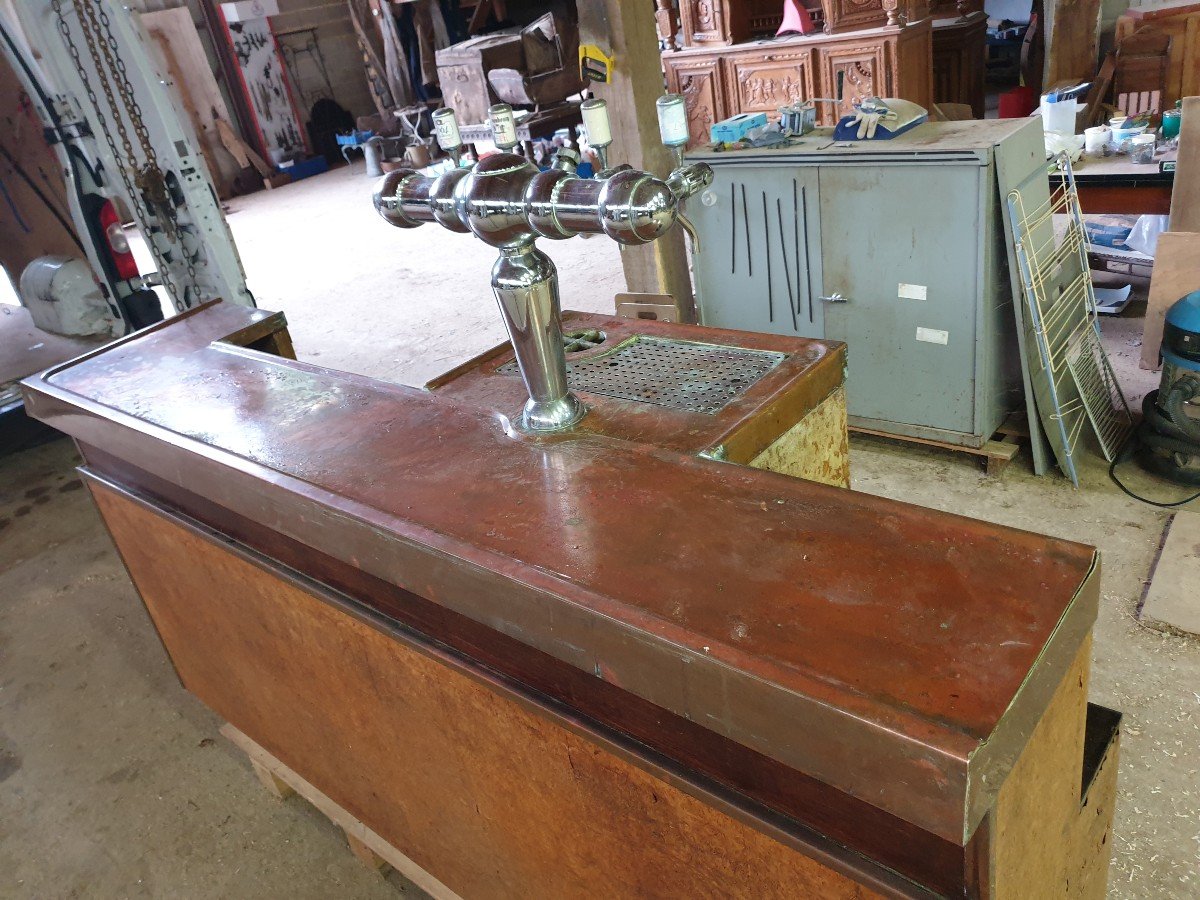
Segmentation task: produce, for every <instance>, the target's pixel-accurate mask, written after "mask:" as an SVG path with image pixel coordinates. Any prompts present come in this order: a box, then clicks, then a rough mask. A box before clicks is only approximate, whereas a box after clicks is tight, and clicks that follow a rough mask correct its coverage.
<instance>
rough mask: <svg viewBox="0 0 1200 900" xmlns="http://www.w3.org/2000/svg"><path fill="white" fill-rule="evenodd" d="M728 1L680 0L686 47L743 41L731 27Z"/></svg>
mask: <svg viewBox="0 0 1200 900" xmlns="http://www.w3.org/2000/svg"><path fill="white" fill-rule="evenodd" d="M730 13H731V10H730V9H729V3H728V2H726V0H679V18H680V21H681V23H682V24H683V42H684V44H685V45H686V46H689V47H696V46H709V47H711V46H723V45H726V44H732V43H733V42H734V41H737V40H742V39H743V35H740V34H735V33H734V29H733V28H732V27H731V24H732V23H731V15H730Z"/></svg>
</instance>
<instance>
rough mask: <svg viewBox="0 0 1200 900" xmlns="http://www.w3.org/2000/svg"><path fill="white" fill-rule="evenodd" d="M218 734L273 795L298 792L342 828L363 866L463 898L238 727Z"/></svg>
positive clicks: (444, 896)
mask: <svg viewBox="0 0 1200 900" xmlns="http://www.w3.org/2000/svg"><path fill="white" fill-rule="evenodd" d="M221 734H222V735H224V736H225V737H226V738H227V739H228V740H229V741H230V742H231V743H232V744H233V745H234V746H235V747H237V748H238V749H239V750H241V751H242V752H243V753H245V754H246V756H247V757H248V758H249V760H250V765H251V767H252V768H253V769H254V774H255V775H257V776H258V780H259V781H261V782H262V784H263V787H265V788H266V789H267V790H268V791H270V792H271V794H272V795H273V796H274V797H277V798H278V799H280V800H286V799H287V798H288V797H290V796H292V795H293V794H297V795H299V796H300V797H302V798H304V799H305V800H307V801H308V802H309V803H311V804H312V805H313V806H315V807H316V808H317V810H318V811H319V812H320V813H322V814H323V815H325V816H326V817H327V818H328V819H329V820H330V821H331V822H333V824H334V825H336V826H337V827H338V828H340V829H342V833H343V834H345V835H346V843H347V844H349V845H350V852H351V853H353V854H354V855H355V856H356V857H358V858H359V859H360V860H362V862H363V863H364V864H365V865H367V866H369V867H370V868H372V869H374V870H375V871H377V872H379V873H380V874H381V875H384V874H387V870H388V868H389V867H390V868H392V869H395V870H396V871H397V872H399V873H400V874H401V875H403V876H404V877H405V878H407V879H408V880H409V881H411V882H412V883H413V884H415V885H416V886H417V887H419V888H420V889H421V890H423V891H424V892H425V893H427V894H428V895H429V896H431V897H433V898H435V900H462V898H460V897H459V896H458V894H456V893H454V891H452V890H450V888H448V887H446V886H445V885H444V884H442V883H441V882H440V881H438V880H437V879H436V878H434V877H433V876H432V875H430V874H429V873H428V872H426V871H425V870H424V869H422V868H421V867H420V866H419V865H417V864H416V863H415V862H413V861H412V860H411V859H409V858H408V857H407V856H405V855H404V854H403V853H401V852H400V851H399V850H397V849H396V848H395V847H393V846H392V845H391V844H389V843H388V842H387V841H386V840H384V839H383V838H382V837H380V836H379V835H378V834H376V833H375V832H374V831H372V830H371V829H370V828H368V827H367V826H366V825H364V824H363V823H362V821H360V820H359V819H357V818H355V817H354V816H353V815H352V814H350V813H349V812H347V811H346V810H345V809H344V808H343V807H341V806H340V805H338V803H337V802H336V801H334V800H333V799H331V798H330V797H328V796H327V795H326V794H324V793H322V792H321V791H320V790H318V789H317V788H315V787H313V785H311V784H309V783H308V782H307V781H305V780H304V778H303V777H301V776H300V775H298V774H297V773H296V772H295V771H293V770H292V769H290V768H288V767H287V766H286V765H285V764H284V763H282V762H280V761H279V760H278V759H276V758H275V757H274V756H272V755H271V754H270V753H269V752H268V751H266V750H264V749H263V748H262V747H260V746H259V745H258V744H257V743H255V742H254V741H253V740H252V739H251V738H249V737H247V736H246V735H245V734H243V733H242V732H240V731H238V729H236V728H234V727H233V726H232V725H230V724H228V723H226V724H225V725H222V726H221Z"/></svg>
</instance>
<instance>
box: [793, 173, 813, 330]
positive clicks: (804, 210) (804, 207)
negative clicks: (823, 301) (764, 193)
mask: <svg viewBox="0 0 1200 900" xmlns="http://www.w3.org/2000/svg"><path fill="white" fill-rule="evenodd" d="M797 206H799V207H800V209H799V212H800V224H801V225H803V226H804V241H805V243H807V242H808V198H807V197H806V196H805V189H804V188H800V198H799V200H797V199H796V179H795V178H793V179H792V214H793V215H795V213H796V207H797ZM796 284H797V285H799V284H800V230H799V227H797V230H796ZM804 284H805V287H807V288H808V290H807V291H806V292H805V293H807V294H808V321H809V323H810V324H811V323H812V322H813V321H814V315H813V289H812V266H810V265H808V264H807V263H806V264H805V266H804Z"/></svg>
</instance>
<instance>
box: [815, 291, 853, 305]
mask: <svg viewBox="0 0 1200 900" xmlns="http://www.w3.org/2000/svg"><path fill="white" fill-rule="evenodd" d="M821 299H822V300H823V301H824V302H826V303H849V302H850V298H849V297H843V296H842V295H841V294H838V293H833V294H830V295H829V296H828V297H822V298H821Z"/></svg>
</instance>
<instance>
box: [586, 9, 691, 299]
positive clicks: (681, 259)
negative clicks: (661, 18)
mask: <svg viewBox="0 0 1200 900" xmlns="http://www.w3.org/2000/svg"><path fill="white" fill-rule="evenodd" d="M654 11H655V8H654V5H653V4H650V3H646V2H643V0H597V2H593V3H580V4H579V33H580V40H581V42H582V43H584V44H595V45H597V46H598V47H600V48H601V49H602V50H604V51H605V52H606V53H608V54H609V55H610V56H614V57H615V58H616V63H615V65H614V71H613V76H612V82H611V83H610V84H594V85H592V87H593V91H594V93H595V95H596V96H597V97H600V98H602V99H604V100H606V101H607V102H608V114H609V118H610V119H611V120H612V134H613V145H612V149H611V150H610V151H609V153H610V158H611V160H612V162H613V163H614V164H615V163H622V162H625V163H629V164H630V165H631V166H633V167H634V168H636V169H646V170H647V171H650V172H654V173H655V174H656V175H659V176H660V177H665V176H666V174H667V173H668V172H670V171H671V166H672V156H671V153H670V152H669V151H668V150H667V149H666V148H665V147H664V146H663V145H662V143H661V141H660V140H659V137H658V116H657V113H656V112H655V106H654V104H655V101H656V100H657V99H658V98H659V97H660V96H661V95H662V93H663V75H662V63H661V60H660V57H659V51H658V34H657V30H656V23H655V17H654ZM684 241H685V238H684V233H683V229H682V228H674V229H672V230H671V232H670V233H669V234H667V235H666V236H665V237H663V238H661V239H660V240H657V241H655V242H654V243H652V244H647V245H645V246H641V247H624V246H623V247H621V265H622V267H623V268H624V269H625V284H626V285H627V287H628V289H629V290H630V291H633V292H635V293H647V294H670V295H671V296H673V297H674V298H675V299H676V300H677V301H678V304H679V308H680V310H682V311H683V312H684V313H685V314H686V315H687V321H689V322H694V321H695V314H696V313H695V308H696V307H695V300H694V298H693V296H692V279H691V274H690V273H689V271H688V260H687V251H686V249H685V246H684Z"/></svg>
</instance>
